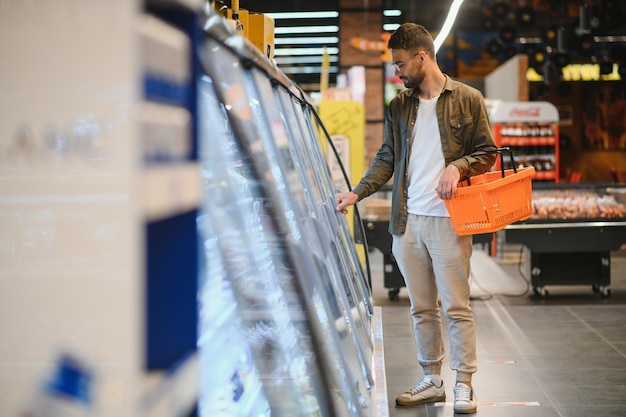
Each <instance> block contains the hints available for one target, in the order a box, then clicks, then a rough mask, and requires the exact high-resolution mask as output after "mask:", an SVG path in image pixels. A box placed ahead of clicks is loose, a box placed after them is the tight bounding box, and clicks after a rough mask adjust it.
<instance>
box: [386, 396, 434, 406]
mask: <svg viewBox="0 0 626 417" xmlns="http://www.w3.org/2000/svg"><path fill="white" fill-rule="evenodd" d="M445 400H446V396H445V395H443V396H441V397H434V398H426V399H423V400H419V401H411V402H407V403H402V402H400V401H398V400H396V405H399V406H402V407H413V406H416V405H420V404H430V403H436V402H440V401H445Z"/></svg>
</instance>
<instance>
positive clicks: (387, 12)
mask: <svg viewBox="0 0 626 417" xmlns="http://www.w3.org/2000/svg"><path fill="white" fill-rule="evenodd" d="M401 15H402V10H398V9H394V10H383V16H387V17H394V16H401Z"/></svg>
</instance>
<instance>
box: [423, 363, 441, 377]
mask: <svg viewBox="0 0 626 417" xmlns="http://www.w3.org/2000/svg"><path fill="white" fill-rule="evenodd" d="M422 369H424V375H441V364H437V365H434V364H432V365H425V366H422Z"/></svg>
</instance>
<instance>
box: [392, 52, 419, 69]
mask: <svg viewBox="0 0 626 417" xmlns="http://www.w3.org/2000/svg"><path fill="white" fill-rule="evenodd" d="M419 54H420V53H419V52H418V53H416V54H414V55H413V56H412V57H411V58H409V59H413V58H415V57H416V56H418V55H419ZM409 59H407V60H406V61H404V62H392V63H391V68H393V69H394V70H395V71H402V68H403V67H404V66H405V65H406V63H407V62H409Z"/></svg>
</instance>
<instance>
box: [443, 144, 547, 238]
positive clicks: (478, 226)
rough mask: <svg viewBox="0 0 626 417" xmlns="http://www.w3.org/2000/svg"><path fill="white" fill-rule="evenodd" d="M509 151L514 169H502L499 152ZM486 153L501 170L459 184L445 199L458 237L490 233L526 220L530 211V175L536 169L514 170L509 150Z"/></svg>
mask: <svg viewBox="0 0 626 417" xmlns="http://www.w3.org/2000/svg"><path fill="white" fill-rule="evenodd" d="M503 152H508V153H509V156H510V158H511V162H512V165H513V169H506V170H505V169H504V161H503V158H502V153H503ZM488 153H498V154H499V155H500V167H501V170H500V171H492V172H487V173H485V174H482V175H476V176H474V177H471V178H469V179H468V180H466V181H461V182H459V184H458V188H457V190H456V194H455V195H454V197H452V198H450V199H446V200H445V203H446V208H447V209H448V213H449V214H450V218H451V220H452V223H453V225H454V229H455V230H456V232H457V233H458V234H459V235H472V234H479V233H492V232H496V231H498V230H501V229H504V228H505V227H506V226H507V225H509V224H511V223H513V222H516V221H519V220H525V219H528V218H529V217H530V216H531V214H532V211H533V201H532V179H531V177H532V175H533V174H534V173H535V168H533V167H524V168H516V166H515V159H514V158H513V154H512V153H511V150H510V148H499V149H496V150H494V151H491V152H488Z"/></svg>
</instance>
